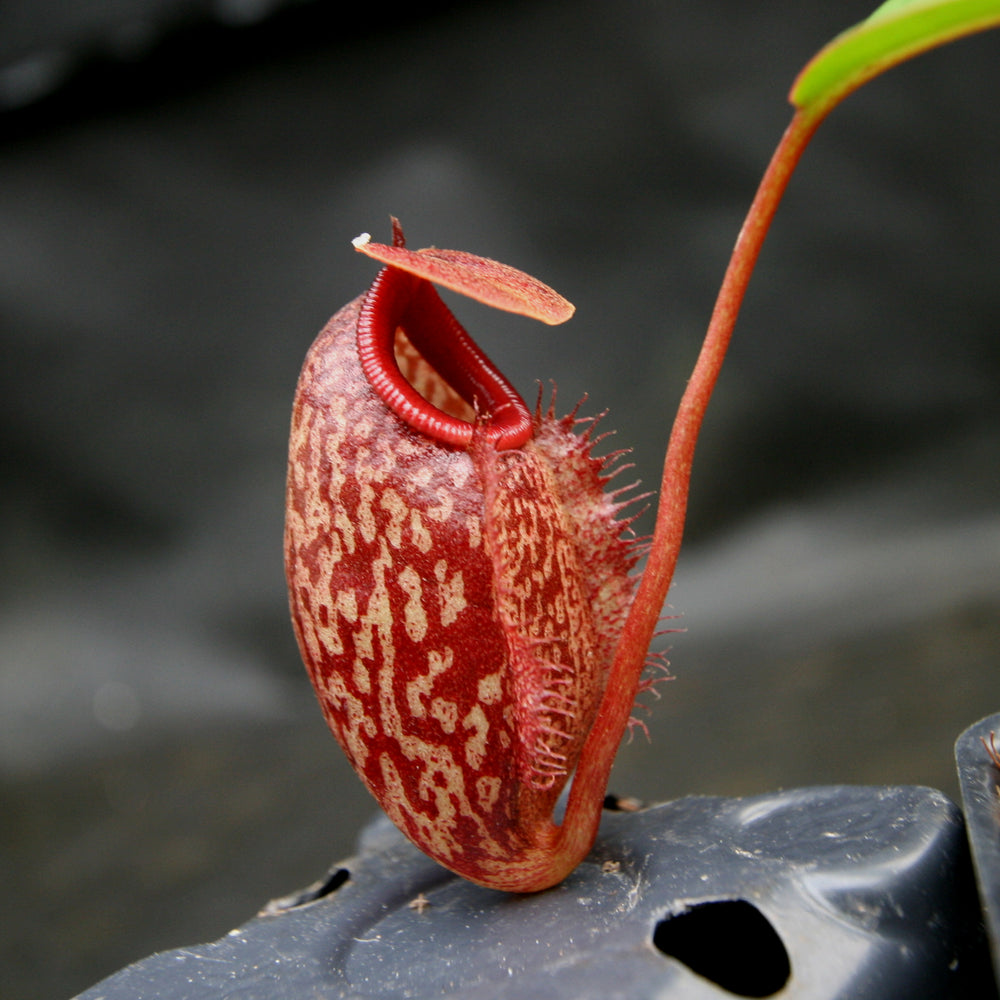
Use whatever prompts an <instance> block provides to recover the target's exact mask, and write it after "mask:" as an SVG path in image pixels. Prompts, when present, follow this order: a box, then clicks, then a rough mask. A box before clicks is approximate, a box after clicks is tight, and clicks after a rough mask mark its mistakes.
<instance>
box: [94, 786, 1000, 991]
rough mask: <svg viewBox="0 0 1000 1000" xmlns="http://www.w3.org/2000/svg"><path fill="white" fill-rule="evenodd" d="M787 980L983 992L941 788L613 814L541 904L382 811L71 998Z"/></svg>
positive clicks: (743, 985) (967, 886) (972, 913)
mask: <svg viewBox="0 0 1000 1000" xmlns="http://www.w3.org/2000/svg"><path fill="white" fill-rule="evenodd" d="M695 970H697V971H695ZM779 991H780V995H781V996H782V997H801V998H815V1000H819V998H836V997H844V998H846V997H850V998H852V1000H863V998H867V997H871V998H879V1000H885V998H887V997H894V996H899V997H918V996H919V997H921V998H922V1000H929V998H935V997H968V996H976V997H989V996H991V995H994V988H993V980H992V974H991V972H990V968H989V958H988V951H987V946H986V941H985V935H984V932H983V928H982V922H981V919H980V914H979V904H978V900H977V898H976V895H975V886H974V879H973V875H972V869H971V865H970V862H969V855H968V848H967V844H966V840H965V835H964V827H963V823H962V818H961V814H960V813H959V811H958V809H957V808H956V807H955V806H954V805H953V804H952V803H951V802H950V801H949V800H948V799H947V798H946V797H945V796H944V795H942V794H941V793H940V792H936V791H933V790H930V789H925V788H914V787H899V788H867V787H843V786H837V787H828V788H807V789H799V790H794V791H789V792H785V793H781V794H775V795H764V796H757V797H754V798H747V799H721V798H687V799H682V800H679V801H677V802H671V803H667V804H664V805H660V806H656V807H654V808H650V809H647V810H644V811H639V812H631V813H626V812H608V813H607V814H606V816H605V820H604V823H603V824H602V827H601V836H600V838H599V839H598V842H597V844H596V846H595V848H594V851H593V852H592V854H591V856H590V857H589V858H588V860H587V861H586V862H585V863H584V864H583V865H581V866H580V867H579V868H578V869H577V870H576V871H575V872H574V873H573V874H572V875H571V876H570V878H568V879H567V880H566V881H565V882H563V883H562V884H561V885H559V886H557V887H556V888H554V889H551V890H549V891H547V892H544V893H539V894H536V895H532V896H514V895H506V894H503V893H500V892H494V891H490V890H486V889H482V888H479V887H477V886H474V885H472V884H470V883H468V882H465V881H463V880H462V879H459V878H457V877H456V876H454V875H451V874H450V873H448V872H446V871H445V870H444V869H442V868H440V867H438V866H437V865H436V864H434V863H433V862H431V861H430V860H428V859H427V858H425V857H424V856H423V855H422V854H420V853H419V852H418V851H417V850H416V849H415V848H413V847H412V846H411V845H410V844H409V843H407V842H406V841H405V840H403V838H402V837H401V836H400V835H399V834H397V833H396V831H395V830H394V829H393V828H392V827H391V826H390V825H389V824H388V822H387V821H379V822H376V823H374V824H372V825H371V826H370V827H368V828H367V830H366V831H365V832H364V833H363V835H362V838H361V841H360V844H359V854H358V856H357V857H355V858H353V859H351V860H348V861H345V862H343V864H341V865H338V866H336V867H335V868H334V869H331V873H330V875H329V876H328V877H327V879H325V880H324V882H323V883H320V884H318V885H317V886H314V887H312V888H311V889H309V890H306V891H305V892H303V893H300V894H298V895H297V896H296V897H290V898H289V899H287V900H283V901H281V900H279V901H276V902H274V903H272V904H270V905H269V907H268V908H267V909H266V910H265V911H264V913H263V914H262V915H260V916H259V917H257V918H256V919H254V920H251V921H250V922H249V923H247V924H246V925H244V926H243V927H241V928H238V929H237V930H234V931H232V932H231V933H230V934H229V935H227V936H226V937H225V938H223V939H221V940H220V941H217V942H215V943H214V944H205V945H199V946H197V947H190V948H181V949H178V950H176V951H172V952H167V953H164V954H160V955H154V956H152V957H151V958H148V959H146V960H144V961H142V962H139V963H137V964H135V965H133V966H130V967H128V968H126V969H123V970H122V971H120V972H119V973H117V974H115V975H114V976H111V977H110V978H108V979H106V980H104V981H103V982H102V983H99V984H98V985H97V986H95V987H93V988H92V989H90V990H88V991H87V992H85V993H83V994H81V998H82V1000H98V998H102V1000H125V998H128V1000H135V998H137V997H139V998H144V1000H145V998H164V1000H166V998H174V997H177V998H180V997H183V998H185V1000H198V998H206V1000H207V998H213V1000H215V998H218V997H220V996H226V997H228V998H234V997H239V998H246V1000H255V998H260V1000H265V998H266V1000H273V998H275V997H303V998H304V997H309V998H317V997H320V998H332V997H341V998H375V997H378V998H387V1000H388V998H392V1000H395V998H400V1000H401V998H404V997H405V998H420V997H428V998H430V997H433V998H441V997H458V996H461V997H463V998H470V1000H471V998H487V997H488V998H515V997H516V998H518V1000H521V998H524V997H530V998H531V1000H550V998H551V1000H556V998H564V997H565V998H574V1000H581V998H587V997H594V998H601V1000H613V998H623V1000H624V998H643V1000H644V998H649V997H653V996H655V997H657V998H663V1000H667V998H670V997H684V998H695V1000H696V998H717V997H727V996H770V995H773V994H776V993H778V992H779Z"/></svg>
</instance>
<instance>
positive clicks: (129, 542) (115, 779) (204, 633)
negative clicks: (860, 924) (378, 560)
mask: <svg viewBox="0 0 1000 1000" xmlns="http://www.w3.org/2000/svg"><path fill="white" fill-rule="evenodd" d="M338 6H339V5H338ZM868 10H869V6H868V5H867V4H863V3H855V2H838V3H822V2H820V0H813V2H811V3H804V4H803V3H797V4H791V3H788V2H785V0H764V2H758V3H755V4H752V5H748V4H745V3H739V2H736V0H699V2H698V3H680V2H659V3H653V2H641V0H630V2H626V3H622V4H615V5H613V7H612V5H610V4H603V3H597V2H592V0H576V2H569V0H562V2H560V0H535V2H527V0H525V2H519V3H504V4H501V3H494V4H462V3H451V4H438V5H430V6H429V7H428V6H424V7H423V9H422V10H421V12H420V13H419V14H413V15H411V17H410V19H409V20H406V21H402V22H393V21H391V20H389V19H385V18H384V17H383V15H382V14H380V13H379V12H378V11H373V12H371V13H368V12H367V11H362V12H359V13H354V14H353V16H352V17H351V18H350V19H346V18H345V17H344V15H342V14H340V13H339V12H338V11H334V6H333V5H332V4H331V3H324V2H311V3H291V4H278V3H267V2H258V3H251V2H243V3H239V2H237V0H230V2H227V3H223V2H216V3H207V2H206V3H198V2H193V0H192V2H187V3H185V2H181V0H175V2H168V0H161V2H159V3H156V2H154V0H119V2H112V0H91V2H90V3H89V4H88V3H82V2H77V3H68V2H63V3H59V2H57V0H45V2H40V0H39V2H28V0H21V2H20V3H9V4H6V5H5V6H4V8H3V10H2V11H0V63H2V64H0V101H2V102H3V111H2V113H0V130H2V143H0V357H2V359H3V360H2V363H0V463H2V475H0V565H2V567H3V574H2V576H0V857H2V858H3V863H4V869H5V870H4V879H3V886H4V888H3V891H2V893H0V907H2V913H0V925H2V927H3V931H2V940H0V949H2V950H0V966H2V967H3V969H4V974H3V975H4V982H3V989H2V992H3V995H4V996H5V997H7V998H11V1000H19V998H21V997H25V998H27V997H37V996H53V997H58V996H68V995H70V994H72V993H75V992H77V991H79V990H81V989H83V988H85V987H87V986H89V985H91V984H92V983H93V982H95V981H96V980H97V979H99V978H101V977H102V976H104V975H106V974H108V973H110V972H112V971H114V969H116V968H117V967H119V966H121V965H122V964H125V963H127V962H129V961H132V960H135V959H137V958H140V957H143V956H144V955H146V954H149V953H150V952H152V951H154V950H157V949H162V948H171V947H176V946H178V945H182V944H185V943H193V942H196V941H202V940H209V939H212V938H215V937H218V936H220V935H222V934H224V933H225V932H226V931H227V930H229V929H230V928H231V927H233V926H236V925H237V924H239V923H242V922H243V921H244V920H246V919H247V918H248V917H249V916H250V915H251V914H252V913H253V912H254V911H255V910H256V909H257V908H258V907H259V905H261V904H262V903H263V902H264V901H266V900H267V899H268V898H270V897H272V896H275V895H279V894H282V893H285V892H288V891H290V890H291V889H293V888H296V887H297V886H299V885H301V884H304V883H306V882H308V881H311V880H312V879H313V878H314V877H316V876H318V875H319V873H320V872H321V871H322V870H323V869H324V868H325V866H326V865H327V864H328V863H329V862H331V861H333V860H335V859H336V858H338V857H340V856H343V855H346V854H347V853H349V852H350V851H351V849H352V843H353V838H354V836H355V834H356V833H357V831H358V829H359V828H360V826H361V824H362V823H363V822H364V821H365V819H367V818H368V816H369V815H370V814H371V811H372V804H371V802H370V801H369V800H368V799H367V797H366V796H365V794H364V793H363V791H362V790H361V789H360V787H359V785H358V783H357V782H356V780H355V779H354V777H353V775H352V774H351V773H350V772H349V769H348V768H347V766H346V764H344V762H343V761H342V760H341V759H340V756H339V752H338V751H337V749H336V747H335V745H334V743H333V741H332V738H331V737H329V735H328V734H327V732H326V730H325V728H324V726H323V724H322V721H321V719H320V716H319V711H318V709H317V708H316V707H315V705H314V703H313V701H312V695H311V691H310V690H309V688H308V685H307V683H306V681H305V677H304V674H303V672H302V670H301V667H300V665H299V663H298V657H297V654H296V651H295V648H294V643H293V640H292V635H291V629H290V627H289V625H288V623H287V612H286V605H285V595H284V584H283V579H282V572H281V553H280V543H281V522H282V492H283V480H284V463H285V455H284V448H285V434H286V429H287V422H288V412H289V407H290V402H291V396H292V391H293V388H294V382H295V378H296V375H297V370H298V366H299V364H300V363H301V360H302V357H303V355H304V353H305V350H306V348H307V347H308V344H309V342H310V341H311V339H312V337H313V336H314V335H315V333H316V332H317V331H318V330H319V328H320V327H321V325H322V324H323V322H324V321H325V320H326V318H327V317H328V316H329V315H330V314H331V313H332V312H334V311H335V310H336V309H337V308H338V307H339V306H340V305H342V304H343V303H344V302H346V301H347V300H348V299H350V298H352V297H353V296H354V295H356V294H358V292H360V291H361V290H363V288H364V287H365V286H366V284H367V282H368V281H369V280H370V278H371V275H372V273H373V268H372V266H371V265H370V263H369V262H367V261H365V260H363V259H361V258H360V257H358V256H357V255H356V254H354V253H353V251H352V250H351V248H350V245H349V240H350V239H351V238H352V237H353V236H355V235H356V234H357V233H359V232H361V231H362V230H371V231H372V232H374V233H375V234H376V235H377V236H380V237H384V236H385V235H386V234H387V233H388V216H389V214H390V213H394V214H396V215H398V216H400V218H401V219H402V220H403V222H404V224H405V226H406V229H407V232H408V234H409V236H410V239H411V242H412V243H413V244H414V245H426V244H429V243H436V244H437V245H440V246H452V247H456V248H462V249H468V250H472V251H475V252H479V253H483V254H486V255H489V256H493V257H496V258H499V259H501V260H504V261H507V262H510V263H512V264H515V265H517V266H520V267H523V268H524V269H526V270H528V271H530V272H532V273H534V274H537V275H538V276H539V277H541V278H543V279H544V280H546V281H548V282H549V283H550V284H552V285H553V286H554V287H556V288H557V289H559V290H560V291H561V292H563V293H564V294H565V295H567V296H568V297H569V298H570V299H572V300H573V301H574V302H575V303H576V305H577V316H576V318H575V319H574V321H573V322H572V323H571V324H570V325H569V326H566V327H562V328H556V329H554V330H550V329H547V328H541V327H538V326H536V325H535V324H531V323H529V322H527V321H523V322H522V321H520V320H518V319H516V318H511V317H506V316H503V315H501V314H495V315H493V314H490V313H489V312H487V311H486V310H483V309H481V308H479V307H477V306H475V305H474V304H471V303H461V302H458V303H456V310H457V311H458V312H459V315H460V317H461V318H463V320H464V321H465V322H466V325H467V326H468V327H469V328H470V330H471V331H472V332H473V333H474V334H475V335H476V336H477V339H479V340H480V342H481V343H482V344H483V345H484V347H486V349H487V350H488V352H489V353H490V354H491V355H492V356H493V357H494V358H495V359H496V360H497V361H498V363H499V364H500V365H501V366H502V367H503V368H504V370H505V371H506V372H508V374H510V375H511V376H512V378H513V379H514V381H515V383H516V384H517V385H518V386H519V387H520V388H521V390H522V392H523V393H524V394H525V395H527V396H533V394H534V391H535V390H534V384H535V380H536V379H542V380H549V379H552V380H554V381H555V382H556V383H558V386H559V394H560V398H561V399H562V400H563V401H564V402H566V403H567V405H568V404H569V403H571V402H572V401H575V400H576V399H577V398H579V397H580V396H581V395H582V394H583V393H585V392H586V393H589V396H590V399H591V400H592V401H593V410H594V411H597V410H600V409H603V408H605V407H608V408H609V409H610V411H611V414H610V416H609V418H608V419H607V426H609V427H611V426H614V427H616V428H617V430H618V436H617V440H616V444H618V443H620V444H631V445H634V447H635V452H634V456H633V458H634V460H635V463H636V465H637V467H638V472H639V474H640V475H641V476H642V477H643V479H644V480H645V481H646V482H647V483H649V484H655V483H656V481H657V479H658V474H659V461H660V458H661V456H662V453H663V448H664V446H665V443H666V438H667V434H668V430H669V422H670V417H671V415H672V411H673V408H674V406H675V405H676V401H677V399H678V398H679V395H680V392H681V391H682V389H683V386H684V383H685V380H686V378H687V376H688V374H689V371H690V367H691V364H692V362H693V359H694V356H695V353H696V350H697V345H698V343H699V340H700V336H701V334H702V331H703V329H704V325H705V323H706V321H707V317H708V314H709V312H710V309H711V305H712V301H713V298H714V293H715V290H716V288H717V285H718V281H719V279H720V277H721V274H722V270H723V268H724V266H725V262H726V259H727V257H728V253H729V249H730V247H731V246H732V243H733V240H734V239H735V235H736V232H737V230H738V227H739V224H740V222H741V220H742V217H743V213H744V212H745V210H746V207H747V206H748V205H749V202H750V199H751V197H752V194H753V190H754V188H755V186H756V183H757V180H758V179H759V177H760V174H761V172H762V171H763V168H764V165H765V163H766V160H767V158H768V156H769V155H770V151H771V149H772V148H773V146H774V144H775V142H776V141H777V139H778V137H779V135H780V133H781V130H782V129H783V128H784V125H785V123H786V121H787V119H788V109H787V105H786V104H785V100H784V96H785V94H786V93H787V90H788V87H789V85H790V83H791V81H792V79H793V78H794V75H795V73H796V72H797V70H798V69H799V67H800V66H801V65H802V64H803V63H804V62H805V60H806V59H807V58H808V57H809V55H810V54H811V53H812V52H813V51H815V49H816V48H817V47H818V46H819V45H820V44H822V43H823V42H824V41H825V40H826V39H828V38H829V37H831V36H832V35H833V34H834V33H835V32H837V31H839V30H841V29H842V28H844V27H846V26H848V25H850V24H851V23H853V22H855V21H857V20H859V19H860V18H862V17H863V16H865V14H867V13H868ZM998 74H1000V36H996V35H993V36H989V35H987V36H983V37H980V38H976V39H970V40H967V41H964V42H962V43H960V44H959V45H956V46H953V47H951V48H950V49H946V50H942V51H939V52H936V53H932V54H929V55H927V56H925V57H922V58H921V59H920V60H919V61H917V62H914V63H912V64H910V65H908V66H906V67H902V68H900V69H898V70H896V71H894V72H893V73H892V74H890V75H889V76H887V77H885V78H883V79H881V80H879V81H877V82H876V83H874V84H873V85H871V86H870V87H868V88H867V89H866V90H864V91H862V92H861V93H859V94H856V95H854V96H853V97H852V98H851V99H850V100H849V101H848V102H847V104H845V105H844V106H843V107H842V108H840V109H838V111H837V112H836V113H835V114H834V116H833V117H832V118H831V120H830V121H829V122H828V123H827V124H826V125H825V126H824V128H823V130H821V132H820V134H819V136H818V137H817V139H816V140H815V142H814V144H813V147H812V148H811V149H810V150H809V151H808V152H807V154H806V157H805V160H804V161H803V164H802V166H801V168H800V170H799V173H798V175H797V177H796V179H795V181H794V182H793V184H792V187H791V190H790V191H789V194H788V196H787V199H786V202H785V204H784V205H783V206H782V209H781V211H780V213H779V217H778V220H777V223H776V226H775V228H774V230H773V231H772V234H771V236H770V238H769V242H768V244H767V246H766V247H765V251H764V254H763V256H762V259H761V262H760V265H759V268H758V272H757V274H756V276H755V280H754V284H753V285H752V287H751V291H750V295H749V296H748V300H747V303H746V305H745V308H744V312H743V315H742V317H741V320H740V323H739V327H738V329H737V333H736V338H735V341H734V344H733V348H732V352H731V355H730V358H729V361H728V362H727V368H726V371H725V373H724V375H723V378H722V381H721V384H720V387H719V390H718V395H717V398H716V400H715V401H714V403H713V410H712V412H711V414H710V416H709V420H708V423H707V426H706V428H705V432H704V437H703V443H702V446H701V450H700V453H699V455H698V460H697V463H696V468H695V482H694V488H693V495H692V511H691V520H690V534H689V545H688V547H687V549H686V551H685V553H684V555H683V557H682V562H681V566H680V567H679V570H678V575H677V580H676V583H675V586H674V589H673V591H672V594H671V603H672V605H673V607H674V608H675V609H676V612H677V614H678V615H679V616H680V617H679V619H678V621H677V622H676V624H677V625H678V626H680V627H683V628H684V629H686V631H685V632H683V633H680V634H677V635H674V636H670V637H667V641H669V643H670V646H671V654H670V658H671V661H672V669H673V672H674V674H675V675H676V679H675V680H674V681H672V682H670V683H669V684H666V685H664V686H663V687H662V688H661V691H662V695H663V697H662V700H661V701H659V702H658V703H656V704H655V705H654V706H653V710H652V711H651V712H650V714H649V715H648V716H643V718H644V720H645V721H647V724H648V726H649V730H650V735H651V741H650V742H648V743H647V742H646V741H645V739H644V738H643V737H642V736H641V735H638V736H637V737H636V738H635V739H634V740H632V742H631V743H629V744H628V745H627V746H625V747H624V748H623V750H622V753H621V756H620V762H619V764H618V765H617V767H616V773H615V775H614V777H613V787H614V789H615V790H616V791H618V792H619V793H627V794H635V795H638V796H640V797H643V798H646V799H668V798H672V797H675V796H679V795H684V794H688V793H709V794H744V793H746V794H753V793H759V792H765V791H771V790H774V789H777V788H780V787H790V786H795V785H803V784H817V783H826V782H851V783H868V782H870V783H876V784H895V783H919V784H928V785H931V786H934V787H938V788H941V789H943V790H944V791H946V792H948V793H949V794H952V795H955V794H956V782H955V779H954V775H953V766H952V761H951V744H952V742H953V740H954V738H955V737H956V736H957V734H958V733H959V731H960V730H961V729H963V728H964V727H965V726H967V725H969V724H970V723H972V722H974V721H975V720H976V719H978V718H980V717H981V716H984V715H986V714H988V713H990V712H994V711H996V710H997V707H998V706H997V701H998V694H1000V692H998V685H997V683H996V677H997V663H998V651H1000V572H998V570H1000V475H998V471H997V470H998V467H1000V466H998V458H1000V348H998V344H1000V340H998V337H997V334H998V326H1000V237H998V235H997V233H998V228H1000V194H998V190H1000V186H998V183H997V168H996V164H997V163H998V162H1000V109H998V108H997V106H996V101H995V100H993V95H995V93H996V86H997V79H998Z"/></svg>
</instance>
